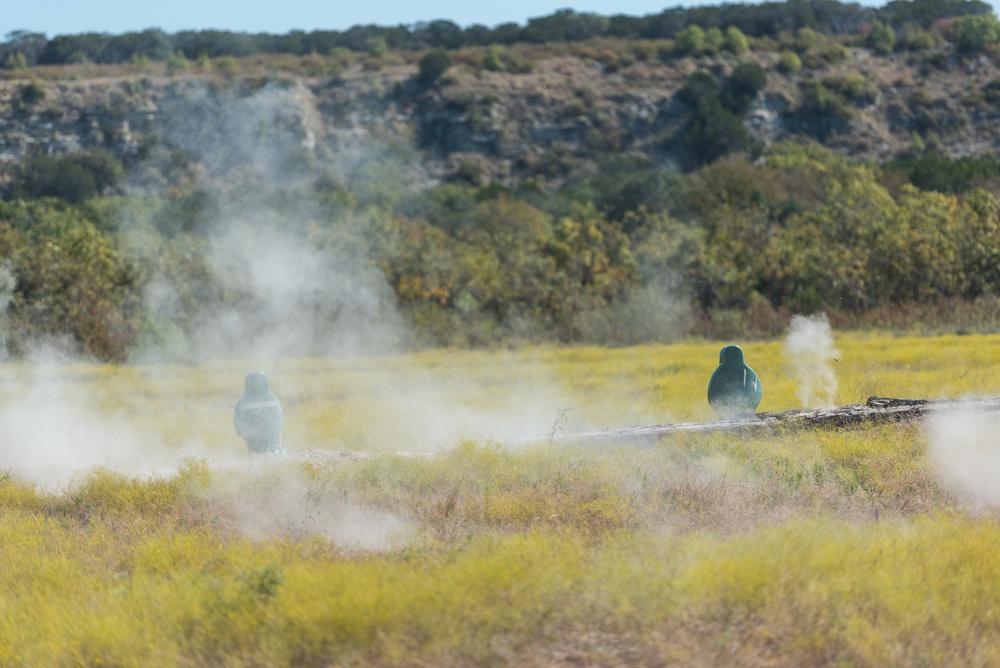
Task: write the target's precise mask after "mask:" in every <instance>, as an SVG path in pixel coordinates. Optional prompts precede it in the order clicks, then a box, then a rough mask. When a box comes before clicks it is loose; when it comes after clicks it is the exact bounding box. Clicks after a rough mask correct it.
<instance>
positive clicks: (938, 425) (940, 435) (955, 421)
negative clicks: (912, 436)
mask: <svg viewBox="0 0 1000 668" xmlns="http://www.w3.org/2000/svg"><path fill="white" fill-rule="evenodd" d="M998 427H1000V424H998V420H997V415H996V414H995V413H987V412H984V411H982V410H977V409H975V408H974V407H971V406H965V407H961V408H957V409H955V410H950V411H946V412H941V413H939V414H932V415H931V416H930V417H929V418H928V419H927V423H926V427H925V428H926V432H927V439H928V454H929V455H930V458H931V460H932V461H933V463H934V466H935V468H936V469H937V471H938V476H939V478H940V480H941V482H942V484H943V486H944V487H945V488H947V489H948V490H950V491H951V492H952V493H954V494H955V495H956V496H958V497H959V499H961V500H962V501H963V502H964V503H966V504H968V505H970V506H972V507H983V506H989V507H997V506H998V505H1000V487H998V486H997V480H998V479H1000V428H998Z"/></svg>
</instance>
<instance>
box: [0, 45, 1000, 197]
mask: <svg viewBox="0 0 1000 668" xmlns="http://www.w3.org/2000/svg"><path fill="white" fill-rule="evenodd" d="M758 60H759V61H760V62H761V64H762V65H763V66H764V67H765V68H766V69H767V72H768V84H767V87H766V89H765V90H764V91H763V92H762V93H761V94H760V95H758V97H757V99H756V101H755V102H754V104H753V107H752V108H751V110H750V111H749V113H748V114H747V115H746V116H745V117H744V119H743V122H744V125H745V127H746V129H747V130H748V132H749V133H750V135H751V137H752V138H753V140H754V141H755V142H756V143H758V144H761V145H767V144H769V143H772V142H776V141H781V140H783V139H799V140H803V139H808V140H815V141H818V142H821V143H823V144H825V145H826V146H828V147H830V148H832V149H833V150H835V151H838V152H841V153H843V154H846V155H849V156H851V157H852V158H855V159H858V160H863V159H870V160H876V161H882V160H886V159H890V158H892V157H894V156H896V155H898V154H900V153H901V152H902V151H906V150H908V149H910V148H912V147H913V146H914V145H915V144H916V145H920V144H926V143H928V142H930V143H937V145H938V147H939V148H940V149H941V150H942V151H943V152H944V153H946V154H948V155H951V156H952V157H957V156H961V155H970V154H979V153H983V152H993V151H995V150H996V149H997V148H998V146H1000V94H997V92H996V91H997V90H998V89H1000V84H998V83H997V82H1000V78H998V77H1000V71H998V68H997V66H996V64H995V63H994V62H993V61H991V60H990V59H987V58H985V57H984V58H980V59H979V60H976V61H974V62H971V63H964V64H959V63H957V62H954V61H948V60H939V61H938V63H937V66H936V67H935V68H929V67H927V65H926V64H921V63H916V62H914V63H909V62H907V60H906V59H904V58H903V57H901V56H889V57H876V56H874V55H872V54H871V53H870V52H868V51H866V50H862V49H856V50H851V51H849V57H848V58H847V59H846V60H844V61H842V62H840V63H837V64H835V65H831V66H827V67H824V68H822V69H815V70H812V71H810V72H809V73H808V74H805V73H803V74H800V75H798V76H785V75H782V74H779V73H778V72H777V71H776V70H775V69H774V62H773V61H775V60H776V56H775V55H774V54H770V53H766V54H763V55H760V56H758ZM735 63H736V60H735V59H734V58H731V57H728V58H727V57H715V58H712V59H707V58H704V59H697V58H684V59H677V60H670V61H666V62H661V61H659V60H652V61H646V62H635V63H633V64H630V65H628V66H626V67H620V68H617V69H615V70H614V71H609V70H608V69H607V68H606V67H603V66H602V65H601V64H600V63H598V62H596V61H592V60H585V59H581V58H578V57H572V56H553V57H550V58H546V59H542V60H539V61H537V62H536V63H535V66H534V69H533V70H532V71H531V72H530V73H526V74H508V73H497V72H488V71H484V70H475V69H473V68H469V67H465V66H454V67H452V68H451V69H450V70H449V71H448V73H447V74H446V75H445V76H444V77H443V78H442V79H441V80H439V81H438V82H437V83H436V84H435V85H434V86H433V87H431V88H430V89H426V90H423V89H419V88H418V86H417V84H416V82H415V79H416V77H415V75H416V67H415V66H406V65H395V66H392V67H386V68H383V69H381V70H379V71H375V72H372V71H365V70H363V69H360V68H358V69H355V70H351V71H348V72H345V73H344V74H342V75H341V76H338V77H336V78H333V77H291V76H274V77H271V78H269V79H267V80H260V79H253V80H251V79H246V80H235V81H234V80H227V79H222V78H219V77H212V76H208V75H203V76H200V75H184V76H178V77H169V76H159V77H157V76H153V75H132V76H116V77H102V78H92V79H86V80H70V79H67V80H65V81H58V82H47V81H32V80H29V79H22V80H14V79H10V80H7V81H5V82H0V171H3V172H6V173H9V172H10V167H11V166H13V165H16V164H17V163H18V162H19V161H21V160H23V159H24V158H25V157H26V156H29V155H31V154H33V153H36V152H41V153H47V154H59V153H63V152H67V151H72V150H74V149H79V148H88V147H95V146H100V147H103V148H105V149H107V150H109V151H110V152H111V153H113V154H114V155H116V156H119V157H121V158H122V159H123V160H125V161H126V162H129V161H133V162H137V161H140V160H141V159H143V158H144V157H147V156H148V155H150V153H151V152H152V153H155V152H157V151H161V152H162V151H164V150H166V151H174V152H181V153H182V154H183V155H185V156H186V157H187V158H188V159H192V160H194V161H196V162H197V163H199V164H200V165H201V167H202V168H203V170H204V172H205V174H207V175H208V176H211V177H214V178H218V179H227V178H232V177H233V176H234V175H239V174H249V175H257V176H259V177H265V178H271V179H283V178H291V177H293V176H295V175H297V174H300V173H302V170H303V169H304V168H308V171H312V170H314V169H315V168H317V167H321V168H323V169H324V170H327V171H329V172H331V173H333V174H335V175H336V174H343V173H345V172H349V171H350V169H351V168H352V165H355V164H357V159H358V157H359V156H362V155H364V154H365V152H367V151H371V150H372V149H373V147H375V146H385V145H395V146H397V147H399V146H405V147H407V150H409V151H411V152H412V153H413V155H416V156H419V158H420V159H419V160H415V161H414V162H413V163H412V165H413V169H412V172H413V173H412V174H411V175H410V176H411V178H412V181H413V183H414V185H416V186H418V187H419V186H420V185H427V184H431V183H435V182H439V181H442V180H448V179H456V178H458V179H465V180H471V181H479V182H490V181H493V182H499V183H503V184H512V183H515V182H518V181H520V180H522V179H524V178H528V177H539V176H540V177H542V178H544V179H546V180H547V181H549V182H557V181H558V180H559V179H561V178H564V177H566V176H567V175H569V174H571V173H573V172H574V171H575V170H579V169H586V168H587V165H588V164H589V163H590V161H591V160H593V159H594V158H595V157H596V156H598V155H600V154H601V153H604V152H607V151H637V152H642V153H645V154H648V155H651V156H653V157H654V158H655V159H657V160H663V161H668V162H669V161H671V160H674V159H675V157H676V156H673V155H672V154H671V152H670V138H671V137H672V136H673V135H674V133H676V132H677V130H678V128H679V127H680V124H681V122H682V119H683V114H684V109H683V107H682V106H681V105H680V104H679V103H678V102H676V101H675V99H674V95H675V93H676V92H677V90H678V89H679V88H680V86H681V85H682V84H683V82H684V81H685V79H686V77H687V76H689V75H690V74H691V73H693V72H695V71H698V70H705V71H708V72H710V73H712V74H713V75H715V76H716V77H722V76H724V75H725V73H726V72H727V71H729V70H731V68H732V66H733V65H735ZM858 77H860V81H861V82H862V83H863V85H861V88H862V93H859V94H857V95H853V96H850V95H849V96H847V97H846V98H843V99H844V101H845V103H844V104H843V105H841V106H839V107H832V106H831V107H828V108H826V107H823V106H822V105H817V104H815V103H812V104H811V103H810V99H809V90H810V87H812V88H811V90H815V86H816V85H817V84H818V83H819V84H822V83H824V82H826V84H829V85H834V84H836V82H837V81H840V82H843V81H845V80H849V81H851V82H852V84H853V85H854V86H855V87H857V86H858V85H859V79H858ZM831 82H833V83H831Z"/></svg>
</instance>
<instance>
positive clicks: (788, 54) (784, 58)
mask: <svg viewBox="0 0 1000 668" xmlns="http://www.w3.org/2000/svg"><path fill="white" fill-rule="evenodd" d="M775 67H776V68H777V69H778V71H779V72H781V73H782V74H795V73H796V72H798V71H799V70H801V69H802V60H801V59H800V58H799V56H798V54H797V53H795V52H794V51H788V50H785V51H782V52H781V55H780V56H779V57H778V64H777V65H776V66H775Z"/></svg>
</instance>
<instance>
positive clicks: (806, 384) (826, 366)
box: [785, 313, 840, 408]
mask: <svg viewBox="0 0 1000 668" xmlns="http://www.w3.org/2000/svg"><path fill="white" fill-rule="evenodd" d="M839 354H840V353H838V352H837V349H836V348H835V347H834V342H833V332H832V330H831V329H830V321H829V319H828V318H827V316H826V314H825V313H818V314H816V315H811V316H801V315H794V316H792V320H791V323H789V326H788V334H787V335H786V336H785V357H786V359H787V361H788V365H789V372H790V373H791V375H792V378H793V380H794V381H795V383H796V384H797V385H798V389H797V390H796V396H798V398H799V400H800V401H801V402H802V407H803V408H828V407H831V406H833V405H834V398H835V397H836V394H837V374H836V373H835V372H834V368H833V365H834V363H835V362H836V359H837V355H839Z"/></svg>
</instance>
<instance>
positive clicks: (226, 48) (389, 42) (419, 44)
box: [0, 0, 992, 68]
mask: <svg viewBox="0 0 1000 668" xmlns="http://www.w3.org/2000/svg"><path fill="white" fill-rule="evenodd" d="M982 15H992V8H991V6H990V5H989V4H988V3H985V2H982V1H981V0H893V1H892V2H889V3H887V4H886V5H884V6H883V7H881V8H874V7H866V6H862V5H860V4H857V3H842V2H838V1H837V0H788V1H787V2H763V3H759V4H729V3H726V4H721V5H716V6H701V7H687V8H685V7H673V8H669V9H666V10H664V11H662V12H660V13H658V14H651V15H649V16H642V17H637V16H627V15H623V14H617V15H613V16H602V15H599V14H594V13H580V12H575V11H573V10H570V9H565V10H560V11H557V12H555V13H553V14H551V15H548V16H542V17H538V18H533V19H530V20H528V21H527V23H526V24H525V25H523V26H522V25H520V24H517V23H513V22H508V23H502V24H500V25H497V26H493V27H488V26H484V25H471V26H468V27H465V28H463V27H461V26H459V25H457V24H456V23H454V22H453V21H449V20H434V21H429V22H426V23H417V24H414V25H396V26H380V25H357V26H353V27H351V28H349V29H347V30H343V31H338V30H313V31H308V32H306V31H292V32H289V33H286V34H283V35H278V34H269V33H257V34H250V33H240V32H231V31H223V30H190V31H180V32H176V33H167V32H164V31H163V30H160V29H155V28H154V29H149V30H144V31H141V32H128V33H124V34H120V35H112V34H108V33H93V32H91V33H83V34H78V35H56V36H53V37H51V38H49V37H47V36H46V35H45V34H43V33H38V32H32V31H30V30H16V31H13V32H11V33H9V34H7V35H6V39H5V40H4V41H3V42H0V67H7V68H19V67H33V66H35V65H62V64H70V63H82V62H93V63H102V64H120V63H129V62H135V61H136V60H141V59H148V60H152V61H166V60H168V59H170V58H175V57H183V58H186V59H190V60H193V59H197V58H201V57H209V58H215V57H223V56H229V57H243V56H250V55H258V54H294V55H308V54H312V53H317V54H324V55H326V54H330V53H333V52H336V51H337V50H340V49H344V50H349V51H357V52H368V53H372V52H382V51H385V50H426V49H445V50H452V49H459V48H463V47H470V46H491V45H511V44H517V43H528V44H545V43H550V42H574V41H583V40H587V39H592V38H596V37H618V38H627V39H636V38H643V39H674V38H676V37H677V36H678V35H680V34H681V33H682V32H683V31H684V30H685V29H686V28H688V27H690V26H698V27H699V28H701V29H704V30H710V29H713V28H714V29H719V30H725V29H727V28H730V27H731V28H734V29H737V30H739V31H741V32H742V33H743V34H745V35H747V36H750V37H777V36H778V35H780V34H782V33H789V32H791V33H794V32H797V31H799V30H801V29H803V28H808V29H810V30H815V31H817V32H819V33H821V34H825V35H856V34H859V33H861V32H863V31H864V30H865V29H867V27H868V26H870V25H872V24H873V23H878V24H879V25H883V26H887V27H888V28H889V29H891V30H893V31H895V32H897V33H899V32H902V31H904V30H906V29H907V28H908V27H913V28H916V29H922V30H926V29H928V28H930V27H931V26H932V25H933V24H934V23H935V22H936V21H938V20H940V19H946V18H954V17H962V16H982Z"/></svg>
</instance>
